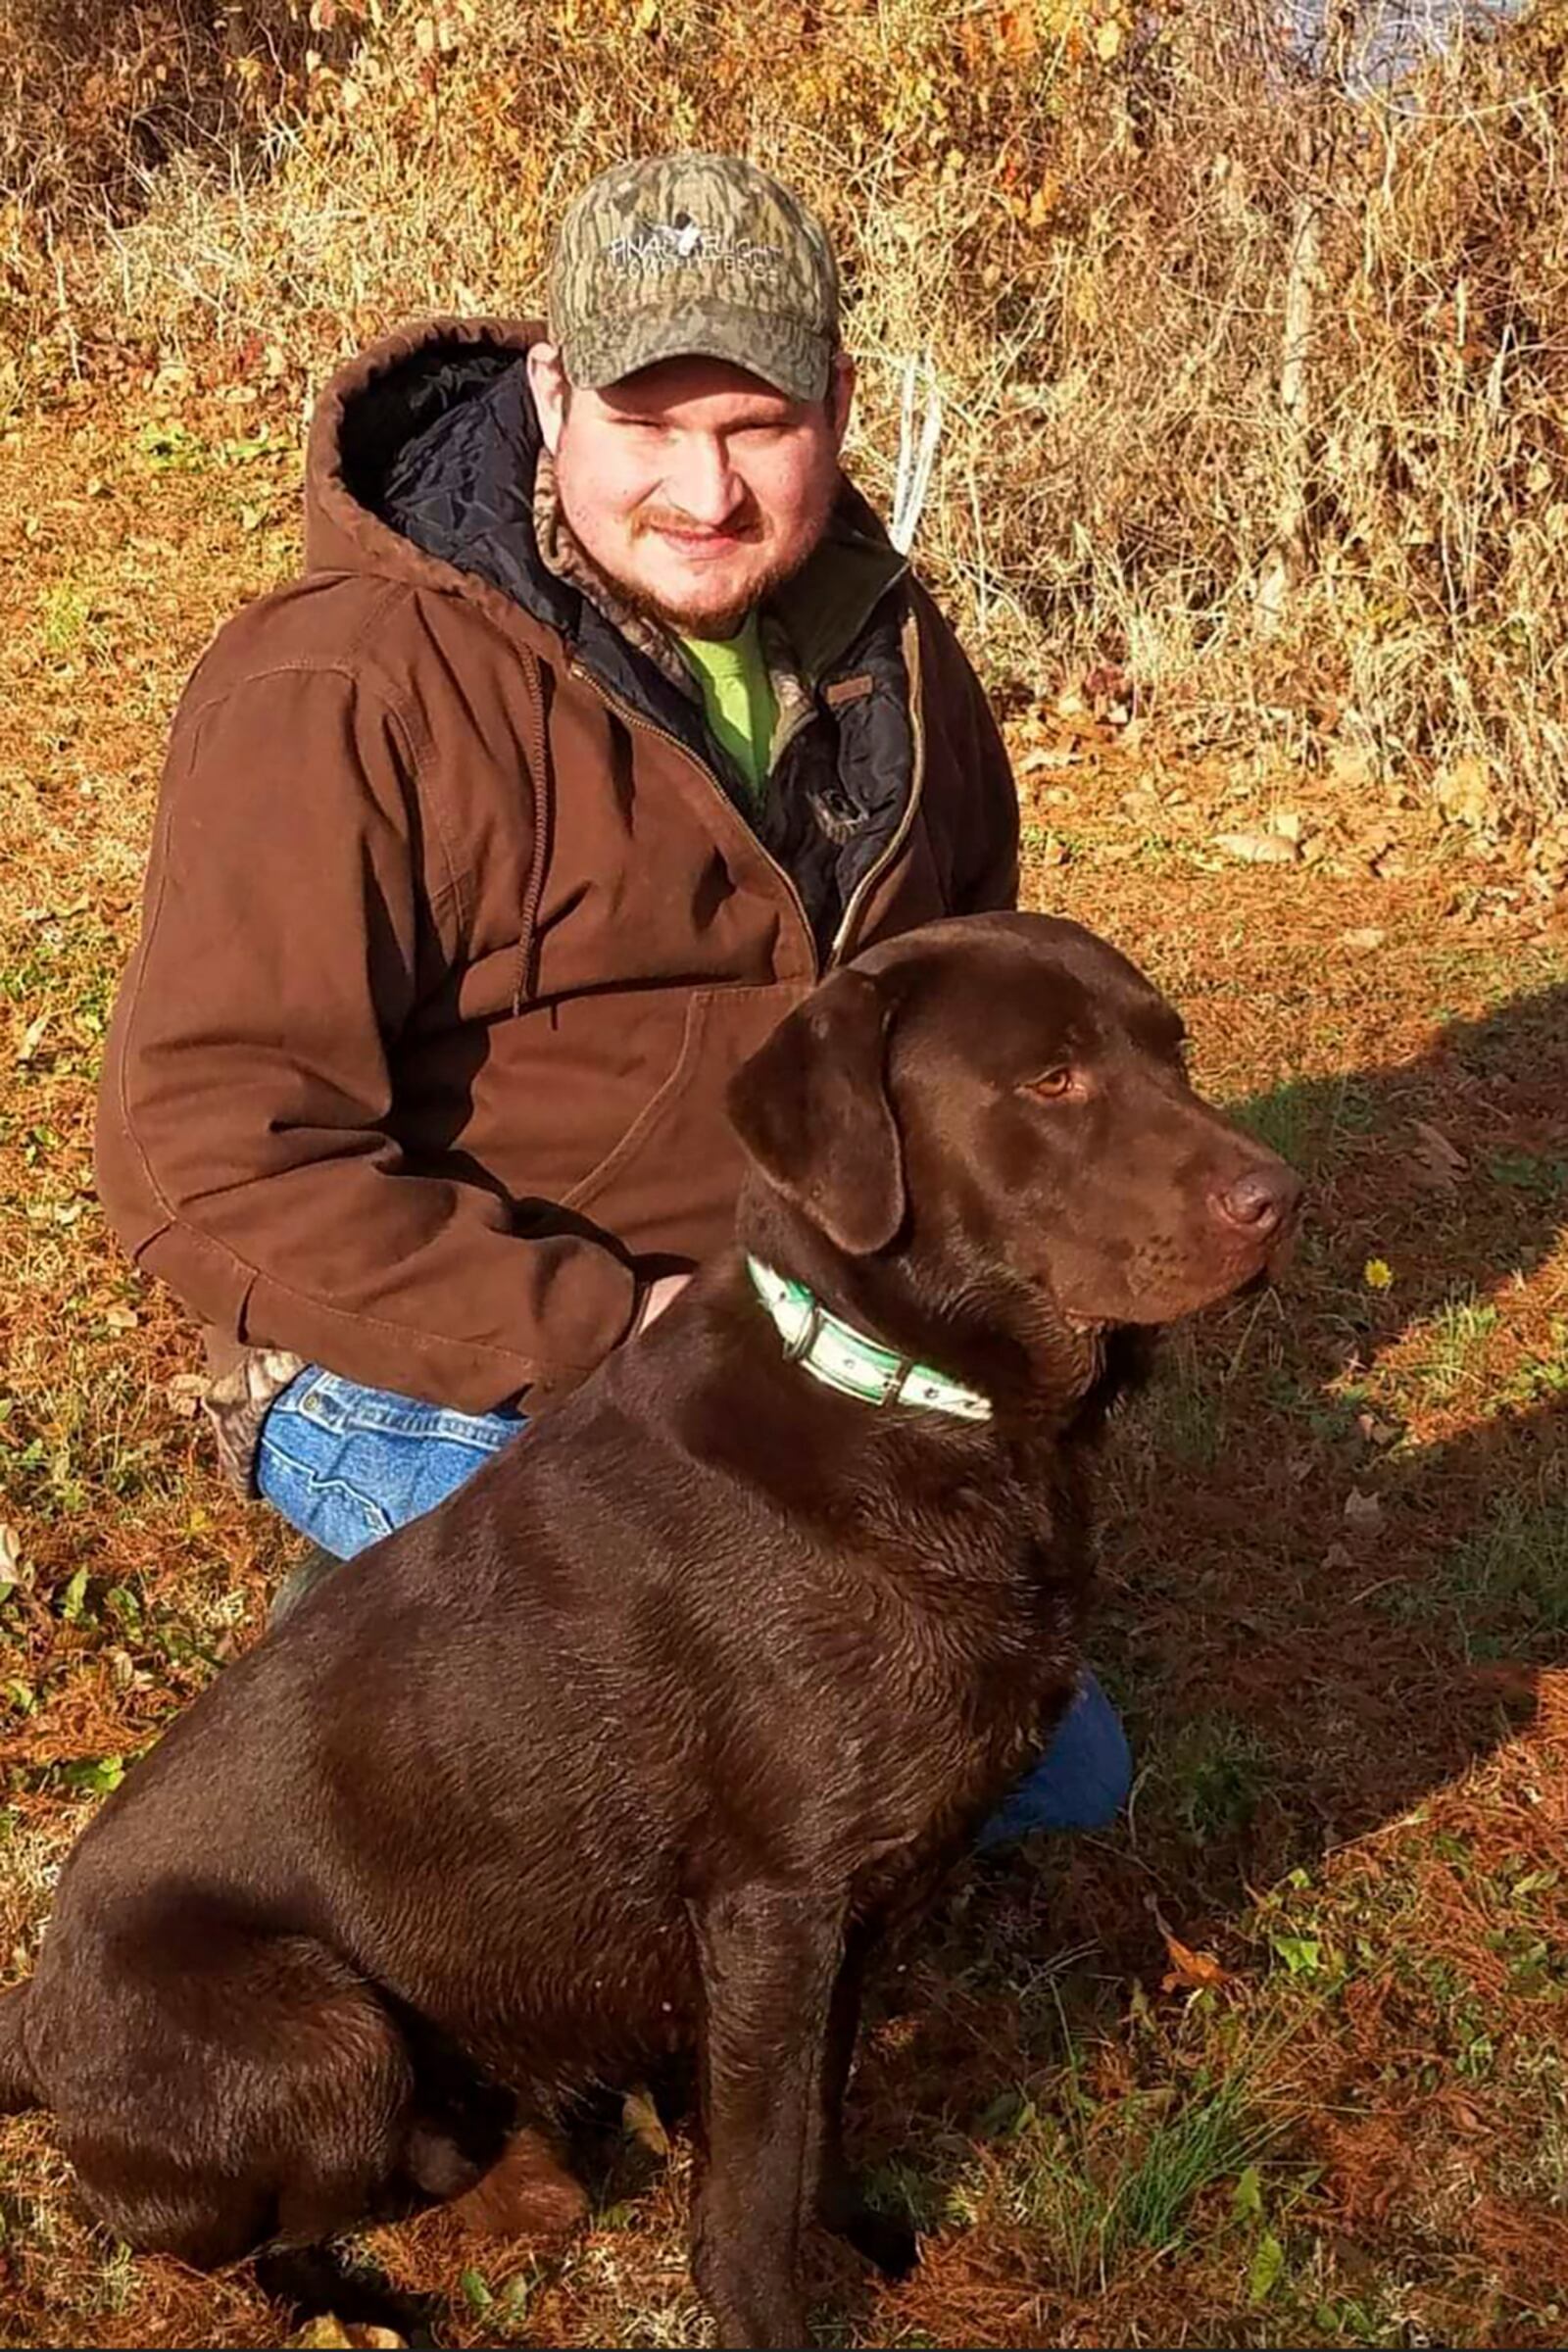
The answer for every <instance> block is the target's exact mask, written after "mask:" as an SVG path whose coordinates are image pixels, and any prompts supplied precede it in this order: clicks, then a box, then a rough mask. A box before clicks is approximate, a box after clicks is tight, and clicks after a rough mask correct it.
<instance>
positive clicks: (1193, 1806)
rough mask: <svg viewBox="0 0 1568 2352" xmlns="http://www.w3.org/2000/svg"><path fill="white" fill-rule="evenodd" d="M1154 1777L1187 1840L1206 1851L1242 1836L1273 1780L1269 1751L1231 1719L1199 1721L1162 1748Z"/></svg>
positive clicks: (1205, 1717)
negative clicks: (1207, 1846)
mask: <svg viewBox="0 0 1568 2352" xmlns="http://www.w3.org/2000/svg"><path fill="white" fill-rule="evenodd" d="M1155 1771H1156V1775H1157V1778H1158V1781H1159V1784H1160V1787H1161V1789H1163V1790H1164V1791H1165V1795H1166V1801H1167V1803H1168V1804H1169V1806H1170V1809H1171V1811H1172V1812H1173V1813H1174V1814H1175V1816H1176V1819H1177V1820H1178V1821H1179V1822H1180V1823H1181V1826H1182V1828H1183V1829H1184V1830H1185V1832H1186V1833H1187V1836H1188V1837H1189V1838H1192V1839H1193V1840H1194V1842H1195V1843H1196V1844H1199V1845H1208V1844H1211V1843H1214V1842H1217V1841H1219V1840H1221V1839H1224V1838H1235V1837H1238V1836H1240V1834H1241V1833H1242V1831H1244V1830H1245V1829H1246V1828H1247V1826H1248V1824H1249V1822H1250V1820H1251V1818H1252V1816H1253V1814H1254V1813H1255V1812H1256V1811H1257V1808H1258V1805H1259V1803H1260V1802H1261V1800H1262V1798H1263V1797H1264V1796H1265V1795H1266V1794H1267V1793H1268V1791H1269V1789H1271V1788H1272V1787H1273V1785H1274V1782H1275V1779H1276V1777H1277V1769H1276V1766H1275V1762H1274V1758H1273V1755H1272V1753H1271V1752H1270V1750H1269V1748H1268V1747H1267V1746H1266V1745H1265V1743H1264V1742H1263V1740H1260V1739H1259V1737H1258V1735H1257V1734H1256V1733H1255V1732H1254V1731H1253V1730H1252V1729H1251V1728H1250V1725H1248V1724H1245V1723H1240V1722H1238V1721H1237V1719H1236V1718H1235V1717H1234V1716H1232V1715H1226V1714H1218V1713H1216V1714H1209V1715H1199V1716H1196V1717H1194V1719H1193V1720H1192V1721H1191V1722H1189V1723H1184V1724H1182V1725H1181V1726H1180V1728H1179V1729H1178V1730H1177V1731H1176V1732H1175V1733H1173V1734H1172V1736H1171V1738H1170V1739H1169V1740H1167V1741H1166V1742H1164V1743H1163V1744H1162V1746H1161V1747H1160V1750H1159V1752H1158V1755H1157V1757H1156V1760H1155Z"/></svg>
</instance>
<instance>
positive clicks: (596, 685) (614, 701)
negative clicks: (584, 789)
mask: <svg viewBox="0 0 1568 2352" xmlns="http://www.w3.org/2000/svg"><path fill="white" fill-rule="evenodd" d="M566 666H567V668H568V670H569V671H570V674H571V675H572V676H573V677H574V678H581V680H582V681H583V684H584V685H585V686H590V687H591V688H592V689H593V691H594V693H595V694H597V695H598V697H599V699H600V701H601V702H602V703H604V704H606V705H607V706H608V707H609V709H610V710H612V711H614V713H615V716H616V717H617V718H618V719H619V720H620V721H621V722H622V724H623V725H625V726H628V727H638V728H640V729H641V730H642V732H643V733H644V734H645V735H652V736H654V737H655V738H656V740H657V741H658V742H660V743H667V744H668V745H669V747H670V749H671V751H674V752H678V753H679V754H680V757H681V758H682V759H683V760H686V761H687V763H688V764H689V765H690V766H692V767H695V768H696V770H697V772H698V774H699V775H700V776H701V777H703V779H704V780H705V782H707V783H709V784H711V786H712V788H713V796H714V798H715V799H716V800H717V801H718V802H719V804H720V805H721V807H723V808H724V809H726V810H727V811H728V812H729V814H730V815H731V816H732V817H734V819H735V821H736V823H737V824H744V823H745V819H744V818H743V817H742V816H741V815H740V814H739V812H738V810H737V809H736V808H735V804H734V802H733V801H732V800H731V799H730V797H729V794H728V793H727V792H726V791H725V790H724V787H723V785H722V784H721V783H720V782H719V779H718V777H717V775H716V774H715V772H714V771H713V769H712V768H711V767H710V766H709V764H708V762H707V760H699V759H698V757H697V754H696V753H695V752H693V751H689V750H688V749H687V747H686V745H685V744H683V743H682V742H681V740H680V737H679V736H678V735H672V734H671V733H670V731H669V729H668V728H667V727H662V726H660V725H659V724H658V723H657V722H656V721H655V720H654V719H651V718H644V717H643V715H642V713H641V712H640V711H634V710H633V709H632V708H631V706H630V704H629V703H623V702H622V701H621V699H620V697H619V695H618V694H612V693H611V691H610V689H609V687H608V686H606V685H604V684H602V683H601V681H600V680H599V679H598V678H596V677H595V676H594V673H593V671H592V670H591V669H590V668H589V667H588V665H587V663H586V662H577V661H569V662H567V665H566ZM748 830H749V828H748ZM751 840H752V843H753V846H754V847H755V849H756V850H757V853H758V855H759V857H760V858H761V859H762V860H763V862H764V864H766V865H768V866H770V867H771V868H772V870H773V872H774V873H775V874H776V875H777V876H778V878H779V880H780V881H781V882H782V883H783V885H784V888H785V890H786V892H787V893H788V895H789V901H790V905H791V906H792V907H794V909H795V912H796V914H797V915H798V916H799V917H800V924H801V929H802V930H803V931H804V932H805V934H806V946H807V953H808V954H809V956H810V960H811V972H812V975H813V977H814V978H817V979H820V978H821V976H822V972H823V970H824V968H825V967H824V964H823V961H822V958H821V956H819V955H818V954H817V949H816V934H815V932H814V931H813V930H812V929H811V918H810V916H809V914H808V913H807V911H806V901H805V900H804V899H803V898H802V896H801V894H800V892H799V891H798V890H797V888H796V887H795V881H794V878H793V876H792V875H791V874H790V873H789V872H788V871H787V870H786V869H785V868H784V867H783V866H782V865H780V864H779V861H778V859H777V858H774V857H772V856H771V855H770V853H769V852H768V851H767V850H765V849H764V848H763V847H762V844H761V842H760V840H759V839H758V837H757V835H756V834H755V833H753V834H751Z"/></svg>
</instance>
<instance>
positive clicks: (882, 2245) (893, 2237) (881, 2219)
mask: <svg viewBox="0 0 1568 2352" xmlns="http://www.w3.org/2000/svg"><path fill="white" fill-rule="evenodd" d="M843 2235H844V2236H845V2237H846V2238H848V2240H849V2242H850V2244H851V2245H852V2246H853V2247H854V2248H855V2251H856V2252H857V2254H860V2255H863V2256H864V2258H865V2260H866V2261H867V2262H869V2263H874V2264H875V2266H876V2268H877V2269H878V2270H879V2271H880V2272H881V2274H882V2276H883V2278H892V2279H895V2280H896V2279H900V2278H907V2277H908V2276H909V2273H910V2272H911V2271H912V2270H913V2268H914V2266H915V2264H916V2263H917V2262H918V2261H919V2259H920V2241H919V2239H918V2238H917V2237H916V2235H915V2233H914V2231H913V2230H912V2229H910V2227H909V2225H908V2223H907V2222H901V2221H897V2220H895V2219H894V2217H893V2216H892V2215H891V2214H887V2213H873V2212H872V2210H871V2208H870V2206H869V2205H862V2206H860V2207H859V2208H858V2211H857V2212H855V2213H853V2214H852V2215H851V2216H850V2218H849V2220H848V2221H847V2222H846V2223H845V2224H844V2228H843Z"/></svg>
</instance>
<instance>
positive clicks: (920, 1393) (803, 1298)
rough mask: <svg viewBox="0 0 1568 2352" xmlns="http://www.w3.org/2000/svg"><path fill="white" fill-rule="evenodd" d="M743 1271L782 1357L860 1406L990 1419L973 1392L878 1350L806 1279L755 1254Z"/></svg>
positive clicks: (987, 1408)
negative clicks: (822, 1299) (812, 1290)
mask: <svg viewBox="0 0 1568 2352" xmlns="http://www.w3.org/2000/svg"><path fill="white" fill-rule="evenodd" d="M746 1270H747V1272H748V1273H749V1274H750V1275H751V1278H752V1286H753V1288H754V1289H755V1291H756V1292H757V1295H758V1297H759V1298H760V1299H761V1301H762V1304H763V1305H764V1306H765V1307H766V1309H767V1311H768V1313H769V1315H770V1316H771V1317H772V1319H773V1327H774V1329H775V1330H776V1331H777V1333H778V1335H779V1337H780V1339H781V1340H782V1341H783V1342H784V1358H785V1361H786V1362H787V1363H792V1364H800V1365H802V1366H804V1368H805V1369H806V1370H807V1371H808V1372H809V1373H810V1375H811V1377H812V1379H813V1380H819V1381H821V1383H822V1385H823V1387H824V1388H829V1389H837V1390H838V1392H839V1394H840V1395H841V1396H843V1397H858V1398H859V1399H860V1401H861V1403H862V1404H905V1405H913V1406H916V1407H918V1408H919V1409H920V1410H922V1411H925V1412H928V1413H953V1414H955V1415H956V1417H957V1418H958V1419H959V1420H960V1421H989V1420H990V1418H991V1405H990V1402H989V1400H988V1399H987V1398H986V1397H982V1396H981V1395H980V1394H979V1393H978V1391H977V1390H974V1389H965V1388H960V1387H959V1385H958V1383H957V1382H956V1380H949V1379H948V1378H947V1377H946V1375H945V1374H944V1373H941V1372H933V1371H932V1369H931V1367H930V1365H929V1364H917V1363H915V1362H914V1361H913V1360H912V1359H911V1358H910V1357H909V1356H907V1355H898V1354H896V1353H895V1352H894V1350H893V1349H892V1348H879V1347H878V1346H877V1344H876V1342H875V1341H874V1340H868V1339H866V1338H865V1336H864V1334H863V1333H861V1332H858V1331H857V1330H856V1329H855V1328H854V1326H853V1325H852V1324H849V1323H842V1322H840V1320H839V1318H838V1316H837V1315H830V1314H829V1313H828V1311H827V1309H826V1308H825V1307H824V1306H822V1305H821V1304H820V1302H819V1301H818V1300H817V1299H813V1298H812V1296H811V1294H810V1292H809V1290H808V1289H807V1288H806V1285H805V1284H804V1283H802V1282H791V1281H790V1279H789V1277H788V1276H787V1275H784V1274H775V1273H774V1271H773V1269H772V1267H771V1266H764V1265H763V1263H762V1261H761V1259H760V1258H757V1257H752V1256H748V1257H747V1260H746Z"/></svg>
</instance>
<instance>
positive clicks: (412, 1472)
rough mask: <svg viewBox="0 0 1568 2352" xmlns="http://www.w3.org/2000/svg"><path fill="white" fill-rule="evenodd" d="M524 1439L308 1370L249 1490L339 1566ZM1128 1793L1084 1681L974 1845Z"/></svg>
mask: <svg viewBox="0 0 1568 2352" xmlns="http://www.w3.org/2000/svg"><path fill="white" fill-rule="evenodd" d="M526 1427H527V1424H526V1422H523V1421H519V1420H518V1419H517V1418H516V1416H515V1414H511V1413H458V1412H453V1411H451V1410H449V1409H448V1408H447V1407H446V1406H444V1405H437V1404H419V1403H417V1401H416V1400H415V1399H414V1398H413V1397H399V1396H397V1395H395V1394H394V1393H393V1391H391V1390H390V1389H366V1388H361V1387H360V1385H359V1383H358V1382H357V1381H352V1380H343V1379H340V1378H339V1376H338V1375H337V1373H335V1372H323V1371H322V1370H321V1369H320V1367H319V1365H315V1364H312V1365H310V1366H308V1367H307V1369H306V1370H305V1371H303V1372H302V1373H300V1374H299V1376H298V1378H297V1379H295V1380H293V1381H291V1382H290V1383H289V1385H288V1387H287V1388H286V1389H285V1390H284V1391H283V1392H282V1395H281V1396H279V1397H276V1398H275V1399H274V1400H273V1403H272V1406H271V1409H270V1411H269V1413H268V1415H267V1418H266V1420H265V1421H264V1422H263V1424H262V1439H261V1447H260V1452H259V1458H258V1461H257V1471H256V1478H257V1485H258V1486H259V1487H260V1489H261V1492H262V1493H263V1495H265V1496H266V1497H267V1499H268V1501H269V1502H270V1503H271V1504H272V1505H273V1507H274V1509H276V1510H278V1511H280V1512H281V1513H282V1515H283V1517H284V1518H285V1519H286V1520H287V1521H288V1522H289V1525H290V1526H291V1527H297V1528H298V1529H299V1531H300V1533H301V1535H303V1536H309V1537H310V1539H311V1541H312V1543H313V1544H319V1545H320V1547H321V1549H322V1550H323V1551H328V1552H331V1553H332V1554H333V1555H334V1556H335V1557H336V1558H338V1559H342V1560H347V1559H352V1558H353V1556H354V1554H355V1553H356V1552H358V1551H364V1550H365V1549H366V1547H367V1546H368V1544H375V1543H378V1542H379V1541H380V1539H381V1537H382V1536H389V1535H390V1534H391V1533H392V1531H393V1529H394V1528H397V1527H402V1526H403V1525H404V1524H405V1522H406V1521H408V1520H410V1519H417V1518H418V1517H419V1515H420V1513H421V1512H423V1511H428V1510H433V1509H434V1507H435V1505H436V1504H437V1503H438V1502H441V1501H443V1500H444V1499H445V1498H446V1496H447V1495H450V1494H451V1493H452V1492H453V1490H454V1489H455V1488H457V1487H461V1486H462V1484H463V1482H464V1480H465V1479H466V1478H470V1477H471V1476H472V1475H473V1473H474V1471H475V1470H477V1469H478V1468H479V1466H480V1464H481V1463H482V1462H483V1461H485V1460H486V1459H487V1458H488V1457H489V1456H490V1455H491V1454H492V1453H499V1452H500V1450H501V1448H502V1446H510V1445H512V1444H513V1443H514V1441H515V1439H517V1438H518V1437H520V1436H521V1435H522V1433H523V1431H524V1430H525V1429H526ZM1131 1785H1132V1756H1131V1754H1130V1753H1129V1750H1128V1746H1127V1738H1126V1734H1125V1733H1124V1732H1123V1730H1122V1728H1121V1725H1120V1723H1119V1722H1118V1720H1117V1718H1116V1713H1115V1710H1114V1709H1113V1707H1112V1706H1111V1704H1110V1701H1109V1699H1107V1698H1106V1696H1105V1693H1104V1692H1103V1691H1102V1689H1101V1688H1100V1685H1099V1684H1098V1683H1097V1682H1096V1680H1095V1678H1094V1676H1093V1675H1092V1674H1090V1673H1089V1672H1088V1671H1087V1670H1086V1671H1085V1673H1084V1675H1083V1678H1082V1680H1081V1681H1080V1683H1079V1686H1078V1692H1077V1696H1076V1697H1075V1698H1074V1700H1073V1702H1072V1705H1071V1706H1070V1707H1069V1708H1068V1710H1067V1713H1066V1714H1065V1715H1064V1716H1063V1718H1062V1720H1061V1722H1060V1724H1058V1726H1057V1728H1056V1735H1055V1738H1054V1740H1052V1742H1051V1745H1050V1746H1049V1747H1048V1748H1047V1750H1046V1752H1045V1754H1044V1755H1043V1756H1042V1757H1041V1759H1040V1761H1039V1763H1038V1764H1036V1766H1035V1768H1034V1770H1033V1771H1032V1772H1031V1773H1029V1774H1028V1775H1027V1777H1026V1778H1025V1779H1024V1780H1022V1781H1020V1782H1019V1784H1018V1786H1017V1788H1016V1789H1013V1791H1012V1793H1011V1795H1010V1796H1009V1797H1008V1798H1007V1800H1006V1802H1005V1804H1004V1805H1003V1806H1002V1808H1001V1810H1000V1812H998V1813H996V1814H995V1815H994V1816H993V1817H992V1819H991V1820H990V1821H988V1822H987V1824H986V1826H985V1828H984V1830H983V1831H982V1832H981V1834H980V1838H979V1843H980V1844H981V1845H982V1846H988V1845H1003V1844H1007V1843H1010V1842H1011V1841H1012V1840H1013V1839H1014V1838H1022V1837H1025V1836H1027V1834H1028V1833H1029V1832H1030V1831H1031V1830H1098V1829H1103V1828H1104V1827H1105V1825H1106V1824H1107V1823H1108V1822H1110V1821H1111V1820H1113V1819H1114V1817H1115V1815H1116V1814H1117V1813H1118V1812H1119V1811H1120V1809H1121V1807H1122V1804H1123V1803H1124V1802H1125V1800H1126V1796H1127V1791H1128V1789H1129V1788H1130V1787H1131Z"/></svg>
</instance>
